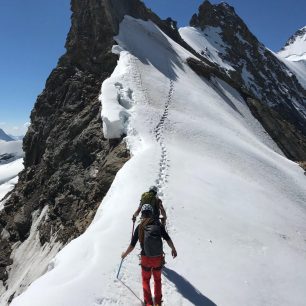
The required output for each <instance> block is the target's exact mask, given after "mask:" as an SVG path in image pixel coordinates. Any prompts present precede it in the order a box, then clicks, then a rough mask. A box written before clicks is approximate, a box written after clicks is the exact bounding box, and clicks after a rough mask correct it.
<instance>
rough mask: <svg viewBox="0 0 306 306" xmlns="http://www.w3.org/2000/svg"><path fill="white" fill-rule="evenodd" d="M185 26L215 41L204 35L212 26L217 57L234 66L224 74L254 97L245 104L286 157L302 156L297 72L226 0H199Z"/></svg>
mask: <svg viewBox="0 0 306 306" xmlns="http://www.w3.org/2000/svg"><path fill="white" fill-rule="evenodd" d="M190 25H191V26H193V27H196V28H199V29H201V30H203V35H205V36H206V39H207V40H208V41H210V42H211V43H212V44H214V45H217V43H218V42H217V41H216V36H213V35H211V36H210V35H209V30H210V31H211V29H215V31H214V33H218V36H219V37H217V38H220V39H219V40H220V41H222V44H220V45H219V46H218V48H219V50H220V51H219V57H220V58H221V59H222V60H223V61H224V62H225V63H227V64H229V65H230V66H231V67H232V68H233V69H232V70H228V71H227V74H228V75H229V76H230V78H231V79H232V80H233V81H234V82H235V83H237V84H242V86H243V87H245V89H246V90H247V91H248V92H249V93H250V96H252V97H254V98H255V99H256V100H257V101H258V103H250V104H249V105H250V106H251V110H252V111H253V114H254V115H255V116H256V118H257V119H258V120H259V121H260V122H261V123H262V124H263V126H264V127H265V128H266V130H267V131H268V133H269V134H270V135H271V136H272V138H273V139H274V140H275V141H276V143H277V144H278V145H279V147H280V148H281V149H282V150H283V152H284V153H285V154H286V155H287V157H288V158H290V159H293V160H305V159H306V91H305V89H304V88H303V87H302V86H301V84H300V83H299V81H298V80H297V78H296V76H295V75H294V74H293V73H292V72H291V71H290V70H289V69H288V68H287V67H286V66H285V65H284V64H283V62H281V61H280V60H279V59H278V58H277V57H276V56H275V55H274V54H273V53H272V52H271V51H270V50H268V49H267V48H265V46H264V45H263V44H261V43H260V42H259V41H258V40H257V38H256V37H255V36H254V35H253V34H252V33H251V32H250V31H249V29H248V28H247V26H246V25H245V23H244V22H243V21H242V20H241V19H240V18H239V16H237V14H236V13H235V10H234V8H233V7H231V6H230V5H228V4H226V3H221V4H218V5H212V4H211V3H210V2H209V1H204V3H203V4H202V5H201V6H200V7H199V12H198V14H195V15H193V17H192V19H191V21H190ZM207 33H208V34H207ZM197 51H198V50H197ZM202 56H204V57H205V52H204V51H203V53H202ZM207 59H209V56H207ZM253 101H254V100H253Z"/></svg>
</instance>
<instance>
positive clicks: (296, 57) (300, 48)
mask: <svg viewBox="0 0 306 306" xmlns="http://www.w3.org/2000/svg"><path fill="white" fill-rule="evenodd" d="M278 54H279V55H280V56H282V57H284V58H286V59H288V60H290V61H294V62H295V61H300V60H306V26H304V27H303V28H301V29H299V30H297V31H296V32H295V33H294V34H293V35H292V36H291V37H290V38H289V39H288V41H287V42H286V44H285V46H284V47H283V48H282V49H281V50H280V51H279V53H278Z"/></svg>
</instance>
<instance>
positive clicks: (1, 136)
mask: <svg viewBox="0 0 306 306" xmlns="http://www.w3.org/2000/svg"><path fill="white" fill-rule="evenodd" d="M0 140H4V141H13V140H14V139H13V138H12V137H10V136H9V135H7V134H6V133H5V132H4V131H3V130H2V129H0Z"/></svg>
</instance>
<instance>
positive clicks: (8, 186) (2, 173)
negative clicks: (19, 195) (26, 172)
mask: <svg viewBox="0 0 306 306" xmlns="http://www.w3.org/2000/svg"><path fill="white" fill-rule="evenodd" d="M23 155H24V153H23V151H22V141H7V142H6V141H0V209H2V205H3V201H1V200H2V199H3V198H4V196H5V195H6V194H7V193H8V192H9V191H11V190H12V189H13V188H14V186H15V184H16V183H17V181H18V173H19V172H20V171H22V169H23Z"/></svg>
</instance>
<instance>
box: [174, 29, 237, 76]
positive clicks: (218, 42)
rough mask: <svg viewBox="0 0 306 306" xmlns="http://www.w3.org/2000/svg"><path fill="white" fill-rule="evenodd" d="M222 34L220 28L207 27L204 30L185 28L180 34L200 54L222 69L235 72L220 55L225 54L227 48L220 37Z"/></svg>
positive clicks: (180, 30)
mask: <svg viewBox="0 0 306 306" xmlns="http://www.w3.org/2000/svg"><path fill="white" fill-rule="evenodd" d="M221 32H222V31H221V29H220V28H217V27H211V26H207V27H206V28H205V29H204V30H201V29H198V28H194V27H183V28H180V29H179V33H180V35H181V36H182V37H183V39H184V40H185V41H186V42H187V44H188V45H190V46H192V48H193V49H194V50H195V51H197V52H198V53H199V54H201V55H202V56H204V57H205V58H207V59H208V60H210V61H211V62H213V63H216V64H218V65H219V66H221V67H222V68H225V69H227V70H234V68H233V67H232V66H231V65H230V64H229V63H226V62H224V60H222V59H221V57H220V55H219V54H220V53H221V54H222V53H223V52H225V50H226V47H227V46H226V44H225V43H224V41H223V40H222V37H221V36H220V33H221Z"/></svg>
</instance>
